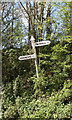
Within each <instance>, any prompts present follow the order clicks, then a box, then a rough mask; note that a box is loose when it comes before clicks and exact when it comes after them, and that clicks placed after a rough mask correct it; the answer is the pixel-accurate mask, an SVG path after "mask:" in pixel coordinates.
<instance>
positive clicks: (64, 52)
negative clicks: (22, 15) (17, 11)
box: [2, 1, 72, 120]
mask: <svg viewBox="0 0 72 120" xmlns="http://www.w3.org/2000/svg"><path fill="white" fill-rule="evenodd" d="M5 4H7V3H5ZM9 4H11V3H9ZM20 4H21V6H22V3H20ZM2 5H4V3H3V4H2ZM26 5H27V6H28V7H29V9H30V10H31V12H32V13H31V15H33V13H34V12H35V11H36V10H38V11H36V12H37V14H36V18H34V20H35V21H34V23H31V22H33V21H31V20H32V19H31V18H29V19H28V20H29V21H28V23H29V22H30V23H29V24H28V25H29V26H28V28H26V27H25V26H24V25H23V26H21V28H19V27H20V26H19V25H21V24H22V23H21V21H20V19H18V18H15V20H16V21H17V20H18V21H19V22H18V24H16V26H15V29H12V27H13V26H9V28H8V30H9V31H10V29H11V33H10V34H11V37H12V41H10V40H9V42H11V43H9V42H8V41H5V36H6V33H3V34H2V37H3V51H2V85H3V88H2V89H3V90H2V117H3V119H7V120H10V119H11V118H14V119H15V120H16V119H21V118H25V119H26V118H30V119H32V118H33V119H34V118H39V119H42V118H43V119H45V118H47V119H49V120H50V119H51V120H52V119H60V120H62V119H71V118H72V38H71V21H70V17H71V14H70V12H71V3H70V2H69V3H59V2H57V3H48V5H47V4H46V3H45V2H43V3H41V2H40V3H35V1H34V2H33V4H31V3H30V2H29V5H28V2H27V3H26ZM30 5H31V6H30ZM33 5H34V6H33ZM27 6H26V7H27ZM56 7H57V8H59V9H58V10H60V11H58V10H57V11H55V9H56ZM67 7H68V8H67ZM3 8H4V10H5V7H4V6H3ZM32 8H33V9H32ZM45 8H48V11H47V15H48V16H46V17H47V18H46V19H45V18H44V14H42V12H44V9H45ZM66 8H67V10H66ZM9 9H11V8H9ZM26 9H27V11H28V8H26ZM39 9H40V10H41V11H40V12H39ZM52 10H54V11H55V12H57V13H56V14H58V16H59V20H58V19H57V16H55V17H54V16H51V15H52V13H51V12H53V11H52ZM62 10H64V11H62ZM61 11H62V12H63V13H62V16H61ZM3 12H4V11H3ZM25 12H26V11H25ZM28 12H29V11H28ZM40 13H41V15H43V16H42V18H41V16H39V15H40ZM27 14H28V13H27ZM12 15H13V13H12ZM28 15H29V14H28ZM6 17H8V16H6ZM16 17H17V16H16ZM27 17H29V16H27ZM33 17H35V16H33ZM52 17H54V18H52ZM3 18H5V17H4V16H3ZM65 18H66V21H64V20H65ZM10 19H11V18H10ZM41 20H42V23H41V24H39V23H40V21H41ZM57 20H58V21H57ZM57 22H59V23H57ZM12 23H13V22H12ZM2 24H4V21H2ZM58 24H60V26H58ZM66 24H68V25H66ZM4 25H5V24H4ZM31 25H32V26H31ZM33 25H34V26H33ZM46 25H48V26H49V27H46V28H45V30H46V31H45V33H44V31H43V30H44V27H45V26H46ZM23 27H24V30H25V31H24V35H28V43H29V44H27V43H26V44H24V45H23V44H22V43H21V40H22V39H23V36H24V35H23V31H22V29H23ZM59 27H61V29H60V30H59ZM62 28H63V29H62ZM8 30H7V31H8ZM15 30H16V31H17V30H18V35H16V34H15ZM33 30H34V33H33V35H34V37H35V39H36V41H37V39H39V40H40V41H42V40H43V37H44V39H45V38H46V40H47V39H49V40H50V41H51V44H49V45H48V46H44V47H42V48H37V57H38V64H39V67H38V69H39V79H37V78H36V73H35V65H34V60H27V61H19V60H18V57H19V56H21V55H28V54H31V53H32V51H31V46H30V35H32V31H33ZM58 30H59V31H58ZM43 33H44V35H43ZM19 35H20V36H19ZM7 37H8V36H7ZM14 37H15V38H16V41H15V38H14ZM17 40H18V41H17ZM6 43H7V46H6ZM13 43H14V44H13ZM18 43H20V44H18ZM29 52H30V53H29Z"/></svg>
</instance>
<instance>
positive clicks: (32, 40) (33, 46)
mask: <svg viewBox="0 0 72 120" xmlns="http://www.w3.org/2000/svg"><path fill="white" fill-rule="evenodd" d="M30 41H31V44H32V48H33V52H34V55H35V67H36V74H37V78H38V77H39V75H38V66H37V56H36V49H35V39H34V37H33V36H31V39H30Z"/></svg>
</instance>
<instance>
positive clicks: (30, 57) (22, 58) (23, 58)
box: [18, 54, 35, 60]
mask: <svg viewBox="0 0 72 120" xmlns="http://www.w3.org/2000/svg"><path fill="white" fill-rule="evenodd" d="M33 58H35V54H32V55H25V56H20V57H19V58H18V59H19V60H28V59H33Z"/></svg>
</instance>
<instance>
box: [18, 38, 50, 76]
mask: <svg viewBox="0 0 72 120" xmlns="http://www.w3.org/2000/svg"><path fill="white" fill-rule="evenodd" d="M30 41H31V44H32V48H33V52H34V54H32V55H26V56H20V57H19V58H18V59H19V60H28V59H33V58H34V59H35V67H36V74H37V78H38V77H39V75H38V66H37V56H36V49H35V47H39V46H45V45H49V44H50V41H41V42H35V39H34V37H33V36H31V39H30Z"/></svg>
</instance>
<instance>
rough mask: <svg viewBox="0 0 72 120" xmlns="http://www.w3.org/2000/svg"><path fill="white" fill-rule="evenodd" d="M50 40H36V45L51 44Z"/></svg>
mask: <svg viewBox="0 0 72 120" xmlns="http://www.w3.org/2000/svg"><path fill="white" fill-rule="evenodd" d="M49 44H50V41H41V42H35V47H38V46H44V45H49Z"/></svg>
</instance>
